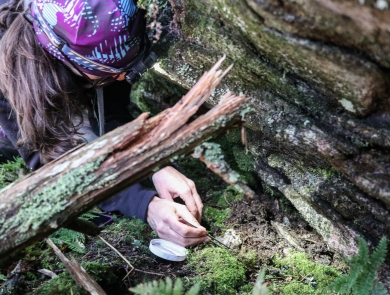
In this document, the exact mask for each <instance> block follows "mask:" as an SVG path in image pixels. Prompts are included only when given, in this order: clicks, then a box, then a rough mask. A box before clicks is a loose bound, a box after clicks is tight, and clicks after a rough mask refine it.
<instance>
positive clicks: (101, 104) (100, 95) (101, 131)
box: [96, 88, 104, 136]
mask: <svg viewBox="0 0 390 295" xmlns="http://www.w3.org/2000/svg"><path fill="white" fill-rule="evenodd" d="M96 95H97V99H98V103H97V104H98V115H99V136H103V135H104V94H103V88H97V89H96Z"/></svg>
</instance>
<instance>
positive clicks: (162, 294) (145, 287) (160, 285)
mask: <svg viewBox="0 0 390 295" xmlns="http://www.w3.org/2000/svg"><path fill="white" fill-rule="evenodd" d="M199 290H200V284H196V285H194V286H193V287H192V288H191V289H190V290H189V291H188V292H187V293H186V294H185V295H198V293H199ZM130 291H131V292H134V293H135V294H137V295H183V283H182V281H181V279H180V278H179V279H177V280H176V281H175V284H174V285H173V284H172V280H171V278H169V277H168V278H166V281H165V282H164V281H159V282H157V281H153V282H148V283H142V284H139V285H137V286H136V287H134V288H131V289H130Z"/></svg>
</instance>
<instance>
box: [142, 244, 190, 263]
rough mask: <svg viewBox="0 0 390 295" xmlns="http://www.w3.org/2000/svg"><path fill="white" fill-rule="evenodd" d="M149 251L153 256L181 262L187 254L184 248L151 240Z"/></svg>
mask: <svg viewBox="0 0 390 295" xmlns="http://www.w3.org/2000/svg"><path fill="white" fill-rule="evenodd" d="M149 249H150V251H151V252H152V253H153V254H154V255H156V256H158V257H161V258H164V259H166V260H170V261H183V260H184V259H186V258H187V253H188V252H187V249H186V248H184V247H182V246H179V245H176V244H175V243H172V242H169V241H166V240H163V239H154V240H151V241H150V244H149Z"/></svg>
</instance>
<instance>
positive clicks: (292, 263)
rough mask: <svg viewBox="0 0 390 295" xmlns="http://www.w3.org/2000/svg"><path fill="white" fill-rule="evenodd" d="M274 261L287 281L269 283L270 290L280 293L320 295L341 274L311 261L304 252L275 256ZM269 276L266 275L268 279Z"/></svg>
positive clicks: (288, 294) (287, 294)
mask: <svg viewBox="0 0 390 295" xmlns="http://www.w3.org/2000/svg"><path fill="white" fill-rule="evenodd" d="M274 263H275V266H276V267H277V268H279V269H280V274H281V275H282V276H283V277H284V278H285V281H286V282H288V283H287V284H286V285H284V286H283V287H280V286H279V287H278V286H277V285H276V284H271V285H270V291H272V292H275V293H276V294H281V295H295V294H296V295H300V294H305V295H310V294H313V295H315V294H318V295H320V294H321V295H322V294H324V290H325V289H326V288H327V286H328V285H329V284H330V283H331V282H333V281H334V280H335V279H336V278H337V277H338V276H340V275H341V272H340V271H338V270H337V269H335V268H333V267H330V266H327V265H323V264H319V263H315V262H312V261H311V260H310V259H309V257H308V256H307V255H306V254H304V253H298V252H296V253H291V254H290V255H289V256H288V257H286V258H280V257H279V256H276V257H275V258H274ZM271 277H272V276H271V275H268V276H267V278H268V279H270V278H271Z"/></svg>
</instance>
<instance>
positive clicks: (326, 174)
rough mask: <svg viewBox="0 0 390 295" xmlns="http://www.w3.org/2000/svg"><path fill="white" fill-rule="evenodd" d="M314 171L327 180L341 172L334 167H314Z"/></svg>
mask: <svg viewBox="0 0 390 295" xmlns="http://www.w3.org/2000/svg"><path fill="white" fill-rule="evenodd" d="M312 171H313V172H314V173H316V174H319V175H321V176H322V177H323V178H324V179H325V180H327V179H329V178H331V177H335V176H337V175H339V172H338V171H337V170H336V169H335V168H333V167H330V168H327V169H320V168H316V169H312Z"/></svg>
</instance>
